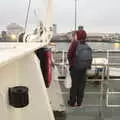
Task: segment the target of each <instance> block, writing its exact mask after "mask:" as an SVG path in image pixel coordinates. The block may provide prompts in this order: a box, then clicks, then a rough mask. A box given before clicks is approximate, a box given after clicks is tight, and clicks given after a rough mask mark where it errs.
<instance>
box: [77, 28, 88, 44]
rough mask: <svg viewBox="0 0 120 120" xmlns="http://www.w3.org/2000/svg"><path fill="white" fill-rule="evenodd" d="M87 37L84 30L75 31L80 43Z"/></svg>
mask: <svg viewBox="0 0 120 120" xmlns="http://www.w3.org/2000/svg"><path fill="white" fill-rule="evenodd" d="M86 38H87V34H86V32H85V30H82V29H81V30H79V31H77V40H79V41H80V42H81V43H85V42H86Z"/></svg>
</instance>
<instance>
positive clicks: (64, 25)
mask: <svg viewBox="0 0 120 120" xmlns="http://www.w3.org/2000/svg"><path fill="white" fill-rule="evenodd" d="M27 1H28V0H0V8H1V11H0V16H1V18H0V29H3V28H4V26H6V25H7V24H9V23H10V22H16V23H19V24H22V25H24V23H25V15H26V10H27V9H26V8H27ZM45 1H46V0H32V7H31V12H30V13H31V14H30V19H29V24H30V25H32V24H34V23H36V21H37V19H38V18H37V17H36V16H35V12H34V11H35V9H36V13H37V14H38V13H39V18H42V16H44V12H43V9H44V8H45V3H46V2H45ZM77 7H78V9H77V13H78V15H77V23H78V25H79V24H80V25H84V27H85V29H86V31H88V32H119V33H120V0H78V6H77ZM38 8H39V9H38ZM53 10H54V14H53V16H54V23H56V24H57V25H58V32H68V31H70V30H73V29H74V0H54V4H53Z"/></svg>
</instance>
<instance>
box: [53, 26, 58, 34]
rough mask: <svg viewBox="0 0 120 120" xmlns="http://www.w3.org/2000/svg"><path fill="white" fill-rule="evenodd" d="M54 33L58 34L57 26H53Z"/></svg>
mask: <svg viewBox="0 0 120 120" xmlns="http://www.w3.org/2000/svg"><path fill="white" fill-rule="evenodd" d="M53 33H54V34H56V33H57V25H56V24H53Z"/></svg>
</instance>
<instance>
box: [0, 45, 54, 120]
mask: <svg viewBox="0 0 120 120" xmlns="http://www.w3.org/2000/svg"><path fill="white" fill-rule="evenodd" d="M39 46H40V45H38V44H36V45H32V44H31V45H30V44H29V45H25V44H22V47H20V46H19V45H17V46H16V48H15V50H14V49H13V50H12V51H11V50H8V51H11V52H10V53H9V52H8V53H9V54H11V57H12V58H11V57H10V56H9V57H8V55H7V54H5V55H4V56H3V52H4V51H3V50H2V53H1V54H0V55H2V56H0V57H1V60H0V106H1V107H0V120H40V119H42V120H54V116H53V112H52V109H51V106H50V100H49V97H48V94H47V89H46V87H45V84H44V80H43V76H42V73H41V69H40V64H39V60H38V58H37V57H36V55H35V54H34V50H35V49H37V48H38V47H39ZM30 47H31V48H30ZM17 48H18V50H19V51H20V50H21V52H18V53H17ZM6 53H7V52H6ZM26 53H27V54H26ZM6 56H7V57H6ZM13 56H14V57H13ZM15 56H17V57H15ZM2 57H4V58H2ZM5 57H6V60H5ZM14 58H15V59H14ZM2 59H3V60H4V61H2ZM3 63H4V64H3ZM15 86H26V87H28V88H29V105H28V106H26V107H24V108H15V107H12V106H10V105H9V99H8V89H9V88H10V87H15Z"/></svg>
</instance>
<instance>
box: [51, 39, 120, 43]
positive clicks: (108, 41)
mask: <svg viewBox="0 0 120 120" xmlns="http://www.w3.org/2000/svg"><path fill="white" fill-rule="evenodd" d="M51 42H67V43H70V42H71V41H69V40H51ZM87 42H105V43H120V41H110V40H87Z"/></svg>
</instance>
